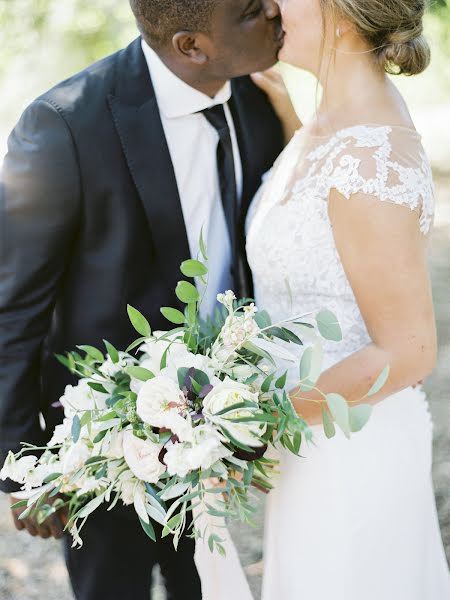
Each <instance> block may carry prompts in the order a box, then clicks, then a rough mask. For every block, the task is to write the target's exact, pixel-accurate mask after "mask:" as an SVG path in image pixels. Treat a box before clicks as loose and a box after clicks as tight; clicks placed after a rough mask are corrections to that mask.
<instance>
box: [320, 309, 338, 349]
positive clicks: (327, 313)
mask: <svg viewBox="0 0 450 600" xmlns="http://www.w3.org/2000/svg"><path fill="white" fill-rule="evenodd" d="M316 322H317V327H318V328H319V331H320V334H321V336H322V337H324V338H325V339H326V340H331V341H333V342H340V341H341V340H342V330H341V326H340V325H339V321H338V320H337V317H336V315H335V314H334V313H332V312H331V310H327V309H325V310H321V311H320V312H319V313H318V314H317V315H316Z"/></svg>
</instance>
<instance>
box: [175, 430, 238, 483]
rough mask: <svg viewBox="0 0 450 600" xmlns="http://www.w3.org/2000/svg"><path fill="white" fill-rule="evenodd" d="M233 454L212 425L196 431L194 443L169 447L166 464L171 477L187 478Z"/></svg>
mask: <svg viewBox="0 0 450 600" xmlns="http://www.w3.org/2000/svg"><path fill="white" fill-rule="evenodd" d="M232 454H233V452H232V451H231V450H229V449H228V448H225V446H224V445H223V444H222V442H221V440H220V436H219V434H218V433H217V431H216V430H215V429H214V427H212V426H211V425H210V424H206V425H201V426H199V427H196V428H195V429H194V436H193V442H192V443H191V444H190V443H176V444H172V445H169V446H168V448H167V453H166V455H165V456H164V462H165V463H166V465H167V470H168V472H169V474H170V475H178V476H179V477H186V475H187V474H188V473H190V472H191V471H195V470H196V469H203V470H206V469H209V468H210V467H212V465H213V464H214V463H216V462H217V461H218V460H222V459H223V458H227V457H228V456H231V455H232Z"/></svg>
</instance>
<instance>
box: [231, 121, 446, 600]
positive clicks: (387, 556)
mask: <svg viewBox="0 0 450 600" xmlns="http://www.w3.org/2000/svg"><path fill="white" fill-rule="evenodd" d="M333 188H335V189H337V190H338V191H339V192H340V193H341V194H342V196H343V198H342V201H343V202H345V198H349V197H350V196H351V195H352V194H354V193H358V194H366V195H367V196H370V197H375V198H377V199H378V200H379V201H380V202H391V203H394V204H396V205H398V210H414V211H416V212H417V213H418V215H419V217H420V218H419V219H418V225H417V226H418V227H420V230H421V232H422V234H423V235H427V234H428V232H429V230H430V228H431V224H432V219H433V186H432V179H431V171H430V167H429V164H428V162H427V159H426V158H425V156H424V153H423V150H422V146H421V142H420V136H419V135H418V134H417V132H415V131H414V130H413V129H409V128H404V127H388V126H386V127H385V126H378V125H367V126H356V127H352V128H348V129H344V130H341V131H338V132H336V133H335V134H332V135H330V136H327V137H314V136H311V135H310V134H309V132H308V129H305V128H304V129H302V130H300V131H299V132H298V133H297V134H296V136H295V137H294V139H293V140H292V141H291V143H290V144H289V145H288V146H287V148H286V149H285V151H284V152H283V154H282V155H281V156H280V158H279V159H278V161H277V163H276V164H275V166H274V168H273V169H272V172H271V173H270V175H269V176H268V177H267V180H266V182H265V184H264V185H263V186H262V188H261V190H260V192H259V194H258V196H257V198H256V199H255V201H254V203H253V205H252V207H251V210H250V213H249V217H248V224H247V231H248V234H247V252H248V258H249V263H250V266H251V268H252V271H253V276H254V280H255V292H256V302H257V305H258V306H259V307H260V308H264V309H266V310H267V311H268V312H269V314H270V315H271V317H272V320H273V321H276V320H278V319H282V318H285V317H290V316H292V315H298V314H301V313H306V312H308V311H315V310H317V309H320V308H322V307H324V308H329V309H330V310H332V311H334V312H335V313H336V314H337V316H338V319H339V322H340V324H341V327H342V330H343V341H342V342H340V343H333V342H325V365H324V366H325V367H328V366H331V365H333V364H335V363H336V362H338V361H340V360H341V359H343V358H345V357H347V356H348V355H350V354H352V353H353V352H356V351H357V350H359V349H361V348H362V347H363V346H365V345H367V344H368V343H370V338H369V335H368V333H367V329H366V327H365V324H364V321H363V319H362V317H361V314H360V311H359V309H358V305H357V303H356V300H355V297H354V295H353V292H352V289H351V287H350V285H349V282H348V280H347V277H346V275H345V273H344V270H343V267H342V264H341V261H340V259H339V255H338V253H337V250H336V247H335V244H334V239H333V231H332V227H331V224H330V220H329V217H328V206H327V199H328V195H329V192H330V190H331V189H333ZM361 201H364V199H363V198H362V199H361ZM361 252H364V248H361ZM387 268H388V265H387ZM297 348H298V353H299V355H300V354H301V351H302V349H301V347H300V346H299V347H297ZM290 349H291V351H292V347H291V346H290ZM297 368H298V367H297V366H296V367H295V369H294V370H293V371H291V374H290V382H291V385H294V384H295V383H296V382H297V378H296V374H297ZM313 432H314V442H313V443H311V444H309V445H305V446H304V447H303V451H302V454H303V458H297V457H295V456H293V455H291V454H288V453H287V452H284V451H280V457H279V458H280V460H281V465H280V476H279V479H278V481H276V487H275V490H274V491H273V492H271V494H270V495H269V497H268V509H267V518H266V532H265V556H264V581H263V600H278V599H280V600H449V599H450V579H449V572H448V566H447V562H446V559H445V555H444V550H443V545H442V541H441V537H440V531H439V525H438V520H437V514H436V507H435V500H434V494H433V487H432V482H431V460H432V455H431V444H432V424H431V420H430V415H429V412H428V407H427V402H426V398H425V395H424V393H423V392H422V391H421V389H420V388H415V389H413V388H409V389H406V390H404V391H402V392H400V393H397V394H395V395H393V396H391V397H389V398H387V399H386V400H384V401H382V402H380V403H379V404H377V405H376V406H375V407H374V410H373V414H372V417H371V419H370V421H369V424H368V425H367V426H366V427H365V428H364V429H363V431H361V432H360V433H358V434H354V435H353V436H352V439H351V440H350V441H348V440H347V439H345V438H344V436H343V435H339V434H338V435H337V436H336V437H335V438H334V439H332V440H327V439H325V437H324V435H323V433H322V428H321V427H314V428H313ZM243 593H244V596H243V597H245V598H246V597H247V596H246V594H247V592H246V591H245V592H243ZM228 597H229V598H230V599H232V600H241V597H240V595H239V593H234V594H233V595H228Z"/></svg>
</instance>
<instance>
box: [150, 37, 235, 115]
mask: <svg viewBox="0 0 450 600" xmlns="http://www.w3.org/2000/svg"><path fill="white" fill-rule="evenodd" d="M142 51H143V53H144V56H145V59H146V61H147V65H148V68H149V71H150V75H151V79H152V83H153V87H154V90H155V95H156V99H157V101H158V106H159V110H160V111H161V113H162V114H163V115H164V116H165V117H167V118H169V119H174V118H176V117H185V116H187V115H192V114H194V113H197V112H200V111H202V110H205V109H206V108H211V107H212V106H216V105H217V104H225V103H226V102H228V100H229V99H230V98H231V83H230V82H229V81H227V83H226V84H225V85H224V86H223V88H222V89H221V90H220V91H219V92H218V93H217V94H216V96H215V97H214V98H210V97H209V96H207V95H206V94H203V92H200V91H198V90H196V89H195V88H193V87H191V86H190V85H188V84H187V83H185V82H184V81H182V80H181V79H180V78H179V77H177V76H176V75H175V74H174V73H172V71H171V70H170V69H169V68H168V67H166V65H165V64H164V63H163V61H162V60H161V59H160V58H159V56H158V55H157V54H156V52H155V51H154V50H153V49H152V48H150V46H149V45H148V44H147V43H146V42H145V41H144V40H142Z"/></svg>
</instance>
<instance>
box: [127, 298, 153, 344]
mask: <svg viewBox="0 0 450 600" xmlns="http://www.w3.org/2000/svg"><path fill="white" fill-rule="evenodd" d="M127 311H128V317H129V319H130V321H131V324H132V325H133V327H134V328H135V329H136V331H137V332H138V333H140V334H141V335H143V336H144V337H150V336H151V334H152V329H151V327H150V324H149V322H148V321H147V319H146V318H145V317H144V315H142V314H141V313H140V312H139V311H138V310H137V309H136V308H133V307H132V306H130V305H129V304H128V305H127Z"/></svg>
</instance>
